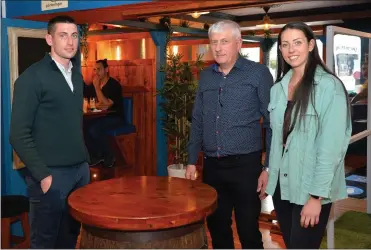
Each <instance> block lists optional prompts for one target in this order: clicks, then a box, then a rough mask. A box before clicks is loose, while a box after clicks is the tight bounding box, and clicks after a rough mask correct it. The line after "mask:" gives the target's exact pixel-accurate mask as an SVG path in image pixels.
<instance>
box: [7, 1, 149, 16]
mask: <svg viewBox="0 0 371 250" xmlns="http://www.w3.org/2000/svg"><path fill="white" fill-rule="evenodd" d="M41 1H42V0H38V1H37V0H36V1H35V0H32V1H30V0H28V1H25V0H6V2H5V4H6V17H7V18H14V17H20V16H32V15H39V14H47V13H56V12H65V11H74V10H88V9H97V8H104V7H110V6H118V5H127V4H136V3H146V2H152V0H131V1H122V0H117V1H112V0H111V1H110V0H101V1H94V0H93V1H85V0H68V7H67V8H63V9H56V10H49V11H42V10H41ZM65 1H67V0H65Z"/></svg>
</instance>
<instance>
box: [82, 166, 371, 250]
mask: <svg viewBox="0 0 371 250" xmlns="http://www.w3.org/2000/svg"><path fill="white" fill-rule="evenodd" d="M347 160H349V159H347ZM352 160H354V159H352ZM357 162H359V163H360V164H359V165H360V166H361V165H363V159H361V160H360V161H357ZM352 163H353V164H354V163H355V161H353V162H352ZM353 164H352V165H353ZM354 168H357V167H356V166H354ZM354 168H353V166H351V167H346V172H349V171H352V170H353V169H354ZM133 174H134V171H133V170H132V169H130V168H117V169H114V170H104V171H101V170H100V168H93V169H92V171H91V179H92V181H99V180H100V179H101V178H106V177H111V175H114V176H116V177H118V176H125V175H133ZM114 176H112V177H114ZM112 177H111V178H112ZM263 207H265V208H267V209H266V210H267V211H268V212H270V211H271V210H272V209H273V204H272V201H271V199H270V200H269V199H267V200H266V201H265V204H263ZM349 210H351V211H360V212H365V211H366V200H360V199H353V198H348V199H345V200H341V201H338V202H336V204H335V205H334V215H335V217H336V218H338V217H340V216H341V215H342V214H343V213H344V212H346V211H349ZM232 229H233V234H234V239H235V248H236V249H241V244H240V242H239V239H238V234H237V230H236V224H235V220H234V219H233V224H232ZM260 231H261V233H262V237H263V244H264V248H268V249H273V248H275V249H277V248H278V249H280V248H281V249H284V248H285V244H284V242H283V239H282V236H280V235H277V234H271V233H270V230H269V227H267V226H263V225H262V226H261V228H260ZM208 241H209V248H212V244H211V239H210V235H209V233H208ZM76 247H77V248H79V240H78V243H77V245H76Z"/></svg>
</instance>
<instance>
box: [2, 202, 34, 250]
mask: <svg viewBox="0 0 371 250" xmlns="http://www.w3.org/2000/svg"><path fill="white" fill-rule="evenodd" d="M28 211H29V202H28V198H27V197H26V196H23V195H5V196H1V248H2V249H4V248H29V247H30V225H29V223H28ZM17 221H21V224H22V228H23V237H20V236H15V235H12V234H11V224H12V223H14V222H17Z"/></svg>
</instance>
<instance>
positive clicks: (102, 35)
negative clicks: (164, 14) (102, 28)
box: [88, 32, 151, 42]
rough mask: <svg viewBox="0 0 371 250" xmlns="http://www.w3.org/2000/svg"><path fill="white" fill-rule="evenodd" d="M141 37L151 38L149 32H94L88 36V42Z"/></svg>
mask: <svg viewBox="0 0 371 250" xmlns="http://www.w3.org/2000/svg"><path fill="white" fill-rule="evenodd" d="M143 38H151V34H150V33H149V32H138V33H116V34H115V33H112V34H110V33H98V32H97V33H95V34H93V35H89V36H88V42H99V41H106V40H119V39H122V40H125V39H130V40H137V39H143Z"/></svg>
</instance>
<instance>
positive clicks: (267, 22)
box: [256, 7, 276, 30]
mask: <svg viewBox="0 0 371 250" xmlns="http://www.w3.org/2000/svg"><path fill="white" fill-rule="evenodd" d="M269 9H270V7H263V10H264V12H265V16H264V17H263V20H262V21H260V22H259V24H257V25H256V27H263V29H264V30H269V29H270V28H271V26H272V25H275V24H276V23H275V22H274V21H273V20H272V19H271V18H270V17H269V16H268V11H269Z"/></svg>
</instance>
